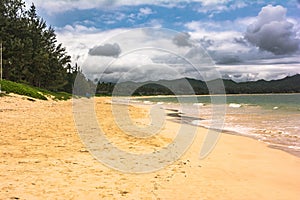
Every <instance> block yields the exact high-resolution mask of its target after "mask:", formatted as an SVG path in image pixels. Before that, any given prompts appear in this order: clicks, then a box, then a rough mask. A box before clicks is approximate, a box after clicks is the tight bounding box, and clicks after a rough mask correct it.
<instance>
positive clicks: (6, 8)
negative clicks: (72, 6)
mask: <svg viewBox="0 0 300 200" xmlns="http://www.w3.org/2000/svg"><path fill="white" fill-rule="evenodd" d="M0 42H1V43H2V45H3V78H4V79H7V80H11V81H14V82H20V83H25V84H28V85H32V86H36V87H41V88H45V89H48V90H52V91H67V92H71V91H72V82H73V81H74V79H75V77H76V74H77V73H80V69H79V67H78V66H73V67H72V66H71V64H70V62H71V57H70V56H69V55H68V54H67V52H66V49H65V48H64V47H63V46H62V44H59V43H58V42H57V38H56V34H55V31H54V29H53V27H51V26H49V27H48V26H47V24H46V22H45V20H44V19H42V18H41V17H40V16H38V15H37V12H36V7H35V5H34V4H32V5H31V6H30V8H29V9H26V7H25V2H23V0H0Z"/></svg>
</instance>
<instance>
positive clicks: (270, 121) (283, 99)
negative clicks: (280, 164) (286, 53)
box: [135, 94, 300, 156]
mask: <svg viewBox="0 0 300 200" xmlns="http://www.w3.org/2000/svg"><path fill="white" fill-rule="evenodd" d="M195 97H197V98H195ZM214 98H219V96H214ZM220 99H221V98H220ZM135 100H136V99H135ZM138 100H139V102H141V103H147V104H149V103H150V104H157V103H158V104H160V105H162V107H163V108H164V109H175V110H176V109H177V110H181V103H183V104H184V105H185V106H186V105H187V107H188V109H185V111H184V113H182V116H186V117H191V119H195V118H196V119H197V118H198V119H199V120H193V121H190V122H189V123H190V124H192V125H196V126H202V127H206V128H210V125H211V122H212V120H213V119H212V116H213V113H212V112H213V109H212V107H213V105H212V104H211V97H210V96H180V97H179V100H178V99H177V98H176V97H174V96H166V97H159V96H158V97H151V98H140V99H138ZM178 101H180V102H181V103H178ZM219 103H221V102H219ZM223 103H224V102H223ZM225 104H226V113H225V123H224V126H223V127H224V128H223V130H227V131H231V132H232V133H236V134H240V135H246V136H250V137H253V138H256V139H257V140H260V141H263V142H266V143H268V144H270V145H271V146H273V147H274V146H275V147H276V148H281V149H284V150H287V151H289V152H292V153H294V154H296V155H298V156H300V94H259V95H227V96H226V102H225ZM196 111H197V112H196ZM199 113H200V114H199Z"/></svg>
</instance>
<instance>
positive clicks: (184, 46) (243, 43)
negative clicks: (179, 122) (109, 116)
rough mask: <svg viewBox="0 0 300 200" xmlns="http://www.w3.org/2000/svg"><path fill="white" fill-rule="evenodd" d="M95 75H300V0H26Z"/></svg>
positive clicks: (112, 77)
mask: <svg viewBox="0 0 300 200" xmlns="http://www.w3.org/2000/svg"><path fill="white" fill-rule="evenodd" d="M25 2H26V4H27V5H30V4H31V3H34V4H35V6H36V7H37V11H38V14H39V15H40V16H41V17H42V18H44V19H45V20H46V22H47V24H48V25H51V26H52V27H53V28H54V29H55V30H56V34H57V38H58V42H59V43H62V44H63V46H65V47H66V49H67V51H68V53H69V55H71V56H72V63H73V64H74V63H78V64H79V65H80V66H81V68H82V70H83V72H84V73H85V74H86V75H87V77H89V78H90V79H92V80H94V79H96V78H97V79H98V80H101V81H114V82H116V81H128V80H131V81H147V80H160V79H175V78H182V77H189V78H195V79H204V80H206V79H214V78H218V77H223V78H228V79H232V80H235V81H237V82H241V81H255V80H259V79H265V80H274V79H281V78H284V77H286V76H291V75H294V74H300V15H299V13H300V0H290V1H288V0H287V1H280V0H277V1H276V0H273V1H267V0H256V1H255V0H249V1H247V0H245V1H242V0H56V1H53V0H25Z"/></svg>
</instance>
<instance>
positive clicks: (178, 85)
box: [97, 74, 300, 95]
mask: <svg viewBox="0 0 300 200" xmlns="http://www.w3.org/2000/svg"><path fill="white" fill-rule="evenodd" d="M222 82H223V84H224V86H225V91H226V93H227V94H258V93H300V74H297V75H294V76H290V77H286V78H284V79H280V80H272V81H265V80H259V81H251V82H241V83H237V82H234V81H232V80H227V79H216V80H212V81H209V82H207V84H206V82H204V81H201V80H195V79H191V78H182V79H176V80H160V81H148V82H143V83H136V82H124V83H121V84H118V85H115V84H111V83H110V84H109V85H110V87H108V84H107V83H100V84H98V87H97V93H99V94H101V93H102V94H103V93H105V94H111V93H112V91H113V89H115V92H116V94H118V95H128V94H130V92H131V91H135V92H134V94H133V95H171V94H177V95H188V94H209V93H215V94H220V93H222V91H223V90H222V88H221V87H220V85H222ZM208 86H209V87H212V88H213V92H212V91H211V92H209V88H208ZM172 91H173V92H172Z"/></svg>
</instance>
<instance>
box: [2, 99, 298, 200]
mask: <svg viewBox="0 0 300 200" xmlns="http://www.w3.org/2000/svg"><path fill="white" fill-rule="evenodd" d="M109 101H110V98H108V97H103V98H96V105H97V106H96V115H97V118H98V120H99V122H100V123H99V124H100V125H101V127H102V129H103V131H104V132H105V133H107V134H106V135H107V137H108V138H109V139H110V140H111V141H112V142H113V143H114V144H115V145H116V146H118V147H119V148H121V149H123V150H126V151H132V152H148V151H153V150H155V149H159V148H162V147H164V146H166V145H167V144H168V143H170V142H171V141H172V138H173V136H174V135H176V133H177V131H178V129H179V128H180V124H178V123H175V122H172V121H170V120H167V121H166V123H165V124H164V127H163V129H162V130H161V133H160V134H159V135H155V136H153V137H151V138H147V139H143V138H134V137H132V136H128V135H126V134H124V133H122V131H121V130H120V129H119V128H118V126H117V125H116V124H115V123H114V119H113V116H112V114H111V106H110V104H109ZM148 114H149V113H148V110H147V107H134V106H131V107H130V116H131V117H132V118H133V121H134V122H135V123H137V124H140V125H141V126H142V125H143V124H144V123H146V124H147V123H149V121H148V120H147V116H148ZM206 133H207V130H206V129H204V128H198V129H197V136H196V138H195V140H194V142H193V144H192V146H191V147H190V148H189V149H188V151H187V152H186V153H185V154H184V155H183V156H182V157H181V158H180V159H179V160H177V161H176V162H175V163H173V164H171V165H169V166H167V167H165V168H163V169H162V170H159V171H156V172H152V173H145V174H134V173H122V172H119V171H116V170H113V169H111V168H109V167H107V166H105V165H103V164H102V163H100V162H98V161H97V160H96V159H95V158H94V157H93V156H92V155H91V154H90V153H89V151H88V150H87V149H86V148H85V146H84V144H83V142H82V141H81V140H80V137H79V135H78V133H77V130H76V126H75V123H74V118H73V113H72V101H71V100H69V101H39V100H36V101H34V102H32V101H28V100H27V98H25V97H21V96H16V95H14V96H11V97H7V96H5V97H0V191H1V192H0V199H203V200H206V199H247V200H248V199H272V200H274V199H288V200H293V199H295V200H297V199H299V197H300V190H299V188H300V172H299V169H300V158H299V157H296V156H293V155H291V154H288V153H287V152H284V151H281V150H278V149H272V148H269V147H267V145H266V144H264V143H262V142H259V141H256V140H254V139H251V138H247V137H241V136H236V135H230V134H222V136H221V138H220V139H219V141H218V143H217V145H216V147H215V149H214V150H213V152H212V153H211V154H210V155H209V156H208V157H206V158H205V159H202V160H200V159H199V151H200V149H201V145H202V142H203V140H204V137H205V136H206Z"/></svg>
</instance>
